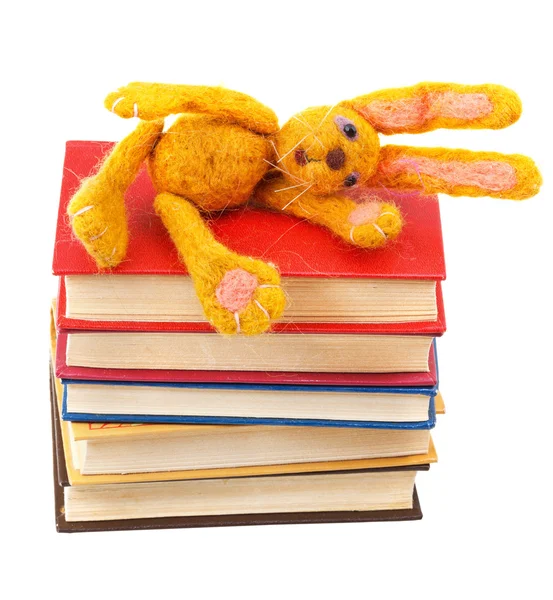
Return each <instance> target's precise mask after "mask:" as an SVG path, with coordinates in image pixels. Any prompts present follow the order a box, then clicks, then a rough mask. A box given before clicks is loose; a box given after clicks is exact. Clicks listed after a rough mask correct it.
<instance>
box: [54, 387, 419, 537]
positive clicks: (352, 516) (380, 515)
mask: <svg viewBox="0 0 553 600" xmlns="http://www.w3.org/2000/svg"><path fill="white" fill-rule="evenodd" d="M53 386H54V380H53V377H51V378H50V400H51V408H52V442H53V456H54V491H55V510H56V529H57V531H58V532H61V533H72V532H79V531H121V530H135V529H175V528H187V527H223V526H231V525H276V524H291V523H343V522H362V521H407V520H416V519H421V518H422V512H421V509H420V504H419V501H418V497H417V492H416V489H414V491H413V504H412V508H408V509H399V510H374V511H353V510H352V511H328V512H296V513H288V512H287V513H270V514H269V513H267V514H234V515H205V516H186V517H161V518H139V519H118V520H105V521H72V522H71V521H67V520H66V518H65V507H64V491H63V489H64V487H66V486H68V485H69V481H68V478H67V471H66V468H65V458H64V454H63V447H62V441H61V429H60V421H59V415H58V412H57V407H56V402H55V392H54V387H53ZM428 468H429V465H419V466H416V467H396V468H394V469H380V470H379V471H398V470H413V469H415V470H428ZM374 470H376V469H373V471H374ZM272 477H280V476H279V475H275V476H272Z"/></svg>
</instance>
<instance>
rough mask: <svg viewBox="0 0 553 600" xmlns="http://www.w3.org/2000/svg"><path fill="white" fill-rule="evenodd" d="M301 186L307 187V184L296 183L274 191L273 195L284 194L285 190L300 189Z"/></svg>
mask: <svg viewBox="0 0 553 600" xmlns="http://www.w3.org/2000/svg"><path fill="white" fill-rule="evenodd" d="M302 185H309V184H308V183H307V182H305V183H298V184H297V185H290V186H288V187H285V188H280V190H275V193H278V192H284V191H286V190H293V189H294V188H297V187H301V186H302Z"/></svg>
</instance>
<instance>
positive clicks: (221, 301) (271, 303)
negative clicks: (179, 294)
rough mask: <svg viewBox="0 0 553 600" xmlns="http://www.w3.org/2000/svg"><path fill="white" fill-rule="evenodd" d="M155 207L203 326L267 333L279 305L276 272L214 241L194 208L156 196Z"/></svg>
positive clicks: (281, 296)
mask: <svg viewBox="0 0 553 600" xmlns="http://www.w3.org/2000/svg"><path fill="white" fill-rule="evenodd" d="M155 209H156V212H157V213H158V215H159V216H160V217H161V220H162V221H163V224H164V225H165V227H166V228H167V230H168V231H169V235H170V236H171V239H172V240H173V242H174V244H175V246H176V247H177V250H178V252H179V254H180V256H181V258H182V260H183V262H184V264H185V265H186V268H187V269H188V272H189V274H190V276H191V277H192V280H193V281H194V286H195V288H196V292H197V294H198V297H199V299H200V302H201V304H202V306H203V309H204V312H205V315H206V317H207V319H208V320H209V322H210V323H211V324H212V325H213V326H214V327H215V329H217V330H218V331H219V332H220V333H226V334H231V333H243V334H246V335H254V334H257V333H263V332H264V331H266V330H267V329H269V327H270V325H271V321H272V320H273V319H278V318H279V317H280V316H281V314H282V312H283V310H284V305H285V295H284V292H283V290H282V288H281V287H280V276H279V274H278V272H277V270H276V269H275V268H274V267H272V266H270V265H268V264H266V263H264V262H262V261H260V260H255V259H253V258H249V257H247V256H240V255H239V254H236V253H234V252H232V251H231V250H229V249H228V248H226V247H225V246H223V245H222V244H220V243H219V242H217V241H216V240H215V238H214V237H213V235H212V233H211V231H210V230H209V229H208V227H207V225H206V223H205V222H204V220H203V219H202V217H201V215H200V213H199V211H198V209H197V208H196V207H195V206H194V205H193V204H192V203H191V202H189V201H188V200H186V199H185V198H182V197H180V196H176V195H175V194H170V193H166V192H164V193H161V194H159V195H158V196H157V197H156V200H155Z"/></svg>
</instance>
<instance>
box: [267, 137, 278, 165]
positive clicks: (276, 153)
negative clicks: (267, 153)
mask: <svg viewBox="0 0 553 600" xmlns="http://www.w3.org/2000/svg"><path fill="white" fill-rule="evenodd" d="M269 141H270V143H271V146H272V147H273V150H274V151H275V156H276V157H277V158H278V159H279V160H280V154H279V153H278V150H277V148H276V144H275V143H274V142H273V140H269Z"/></svg>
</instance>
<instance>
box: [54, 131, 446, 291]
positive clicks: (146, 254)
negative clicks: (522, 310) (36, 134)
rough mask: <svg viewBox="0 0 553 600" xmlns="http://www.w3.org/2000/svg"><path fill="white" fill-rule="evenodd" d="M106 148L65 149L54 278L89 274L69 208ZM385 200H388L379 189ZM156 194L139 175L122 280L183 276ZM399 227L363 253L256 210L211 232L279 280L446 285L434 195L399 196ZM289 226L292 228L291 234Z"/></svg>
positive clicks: (74, 145)
mask: <svg viewBox="0 0 553 600" xmlns="http://www.w3.org/2000/svg"><path fill="white" fill-rule="evenodd" d="M113 146H114V144H113V143H111V142H90V141H70V142H67V146H66V155H65V164H64V170H63V180H62V188H61V198H60V207H59V214H58V225H57V232H56V244H55V249H54V262H53V271H54V274H55V275H70V274H71V275H75V274H82V275H84V274H91V275H92V274H95V273H97V272H98V270H97V267H96V264H95V263H94V261H93V259H91V258H90V256H89V255H88V254H87V253H86V251H85V249H84V247H83V246H82V245H81V244H80V242H79V241H78V240H76V239H75V237H74V236H73V234H72V231H71V226H70V223H69V219H68V218H67V205H68V203H69V200H70V199H71V197H72V195H73V194H74V193H75V191H76V190H77V188H78V187H79V185H80V182H81V180H82V179H83V178H84V177H88V176H89V175H91V174H92V173H94V172H95V169H96V168H97V166H98V164H99V163H100V162H101V161H102V160H103V158H104V157H105V156H106V154H107V153H108V152H109V151H110V150H111V149H112V148H113ZM382 193H384V194H389V192H386V191H385V190H383V192H382ZM154 196H155V191H154V188H153V186H152V184H151V182H150V179H149V177H148V174H147V171H146V169H145V168H143V169H142V170H141V172H140V174H139V176H138V177H137V179H136V180H135V182H134V183H133V184H132V186H131V187H130V189H129V191H128V194H127V202H128V207H129V211H128V213H129V234H130V235H129V237H130V243H129V248H128V252H127V258H126V260H124V261H123V262H122V263H121V264H120V265H119V266H117V267H116V268H115V269H113V271H112V272H113V273H120V274H156V275H182V274H184V273H186V269H185V267H184V266H183V265H182V263H181V262H180V260H179V258H178V255H177V251H176V249H175V248H174V246H173V244H172V243H171V240H170V239H169V236H168V234H167V233H166V231H165V229H164V228H163V225H162V223H161V221H160V219H159V218H158V217H157V215H156V214H155V211H154V209H153V199H154ZM394 197H395V199H396V201H397V203H398V204H399V205H401V210H402V214H403V215H404V219H405V226H404V229H403V231H402V235H401V237H400V239H399V240H398V242H397V243H395V244H393V245H390V246H389V247H386V248H383V249H380V250H371V251H366V250H363V249H359V248H355V247H353V246H350V245H347V244H344V243H342V242H341V241H340V240H338V239H337V238H335V237H333V236H332V235H331V234H330V233H329V232H328V231H326V230H324V229H323V228H321V227H319V226H316V225H313V224H311V223H308V222H306V221H300V220H298V219H296V218H294V217H291V216H289V215H285V214H282V213H276V212H269V211H266V210H259V209H254V208H250V207H248V208H246V209H240V210H232V211H231V210H229V211H225V212H224V213H223V214H220V215H217V217H216V218H214V219H213V220H212V221H211V223H210V225H211V227H212V229H213V232H214V234H215V236H216V237H217V238H218V239H219V240H221V241H222V242H223V243H224V244H225V245H228V246H229V247H230V248H231V249H232V250H234V251H235V252H238V253H240V254H247V255H251V256H256V257H262V258H263V260H266V261H268V262H273V263H275V264H277V265H278V266H279V268H280V270H281V272H282V274H283V275H285V276H295V277H320V276H325V277H368V278H379V277H380V278H390V279H395V278H402V279H433V280H436V281H438V280H442V279H444V278H445V263H444V254H443V243H442V232H441V224H440V213H439V207H438V200H437V197H436V196H422V197H421V196H419V195H418V194H412V193H411V194H397V195H395V196H394ZM292 227H293V229H292Z"/></svg>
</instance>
